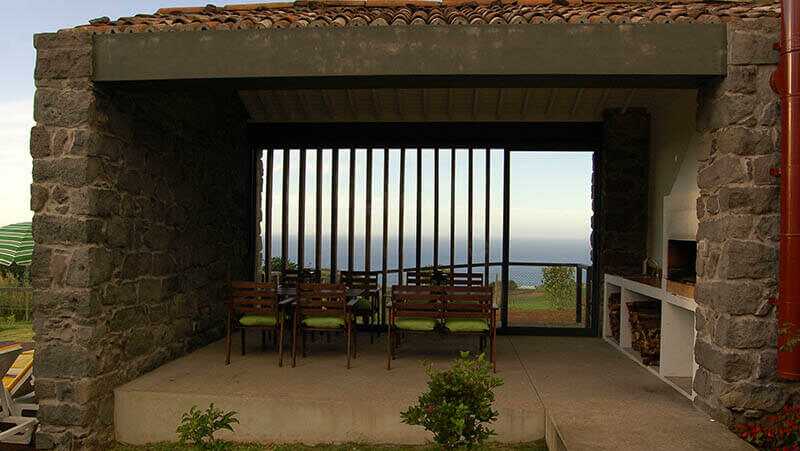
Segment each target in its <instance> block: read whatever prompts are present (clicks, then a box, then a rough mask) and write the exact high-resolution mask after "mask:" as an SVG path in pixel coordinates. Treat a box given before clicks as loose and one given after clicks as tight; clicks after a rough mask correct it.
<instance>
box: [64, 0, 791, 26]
mask: <svg viewBox="0 0 800 451" xmlns="http://www.w3.org/2000/svg"><path fill="white" fill-rule="evenodd" d="M779 15H780V6H779V2H778V0H758V1H752V0H750V1H746V0H743V1H736V0H718V1H698V0H671V1H653V0H624V1H622V0H442V1H439V0H323V1H320V0H298V1H295V2H293V3H249V4H233V5H226V6H222V7H218V6H214V5H207V6H194V7H170V8H161V9H159V10H158V11H156V12H155V14H138V15H136V16H133V17H122V18H119V19H117V20H113V21H112V20H110V19H109V18H108V17H101V18H98V19H92V20H91V21H89V23H88V24H87V25H81V26H79V27H76V29H78V30H80V31H86V32H93V33H131V32H134V33H135V32H153V31H192V30H236V29H250V28H286V27H345V26H388V25H395V26H397V25H464V24H492V25H496V24H499V25H502V24H538V23H576V24H580V23H686V22H697V23H710V22H726V21H731V20H747V19H757V18H763V17H779Z"/></svg>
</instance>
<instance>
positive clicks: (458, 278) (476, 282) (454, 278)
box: [450, 272, 483, 287]
mask: <svg viewBox="0 0 800 451" xmlns="http://www.w3.org/2000/svg"><path fill="white" fill-rule="evenodd" d="M450 285H452V286H454V287H480V286H482V285H483V274H482V273H479V272H474V273H472V274H470V273H466V272H455V273H452V274H450Z"/></svg>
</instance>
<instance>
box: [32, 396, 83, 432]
mask: <svg viewBox="0 0 800 451" xmlns="http://www.w3.org/2000/svg"><path fill="white" fill-rule="evenodd" d="M95 417H96V411H95V409H94V406H93V405H92V404H91V403H86V404H73V403H67V402H63V401H62V402H50V401H47V400H43V401H41V402H40V403H39V413H38V415H37V418H38V419H39V421H42V422H46V423H47V424H51V425H56V426H87V425H89V423H90V422H91V421H92V420H94V419H95Z"/></svg>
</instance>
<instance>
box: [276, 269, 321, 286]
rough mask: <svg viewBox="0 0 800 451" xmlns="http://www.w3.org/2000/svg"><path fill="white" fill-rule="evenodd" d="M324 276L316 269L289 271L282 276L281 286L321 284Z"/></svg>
mask: <svg viewBox="0 0 800 451" xmlns="http://www.w3.org/2000/svg"><path fill="white" fill-rule="evenodd" d="M321 281H322V274H321V273H320V271H318V270H316V269H305V268H304V269H287V270H286V271H284V272H283V273H282V274H281V286H284V287H296V286H297V284H298V283H320V282H321Z"/></svg>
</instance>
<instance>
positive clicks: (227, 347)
mask: <svg viewBox="0 0 800 451" xmlns="http://www.w3.org/2000/svg"><path fill="white" fill-rule="evenodd" d="M230 364H231V312H228V319H227V321H226V322H225V365H230Z"/></svg>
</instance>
